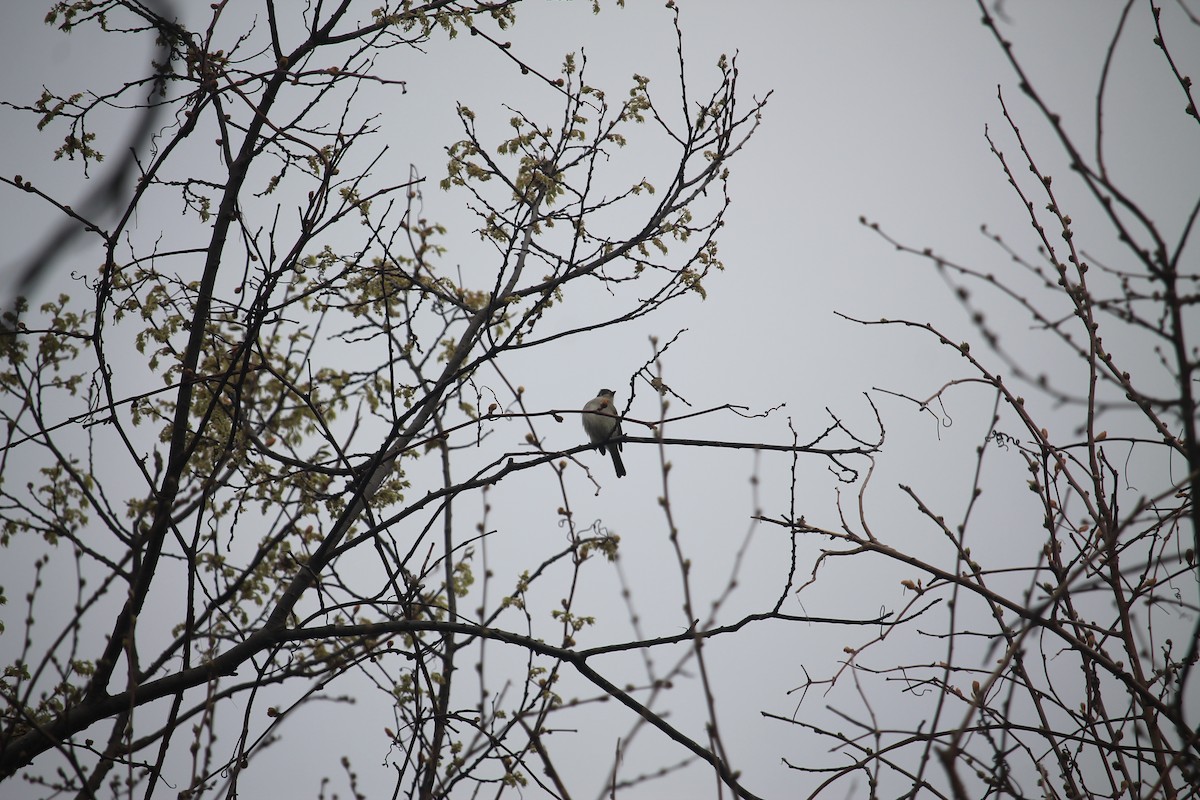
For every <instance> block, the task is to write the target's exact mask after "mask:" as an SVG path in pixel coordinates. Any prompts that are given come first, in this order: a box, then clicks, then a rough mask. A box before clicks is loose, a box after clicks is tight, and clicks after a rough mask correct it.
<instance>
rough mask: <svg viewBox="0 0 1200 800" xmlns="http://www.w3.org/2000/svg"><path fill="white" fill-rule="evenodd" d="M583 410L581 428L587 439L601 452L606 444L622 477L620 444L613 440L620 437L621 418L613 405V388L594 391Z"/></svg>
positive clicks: (623, 472) (622, 467)
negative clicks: (594, 394) (593, 395)
mask: <svg viewBox="0 0 1200 800" xmlns="http://www.w3.org/2000/svg"><path fill="white" fill-rule="evenodd" d="M583 411H584V413H583V429H584V431H586V432H587V435H588V439H590V440H591V442H592V444H594V445H596V447H597V449H598V450H599V451H600V453H601V454H603V453H604V451H605V447H606V446H607V448H608V452H609V453H611V454H612V462H613V467H615V468H616V470H617V477H618V478H624V477H625V465H624V464H622V463H621V454H620V453H618V452H617V451H618V450H620V449H621V447H622V445H621V443H620V442H614V441H613V440H614V439H619V438H620V437H621V419H620V417H618V416H617V410H616V409H615V408H614V407H613V390H612V389H601V390H600V391H598V392H596V396H595V397H593V398H592V399H591V400H588V401H587V404H586V405H584V407H583Z"/></svg>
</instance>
